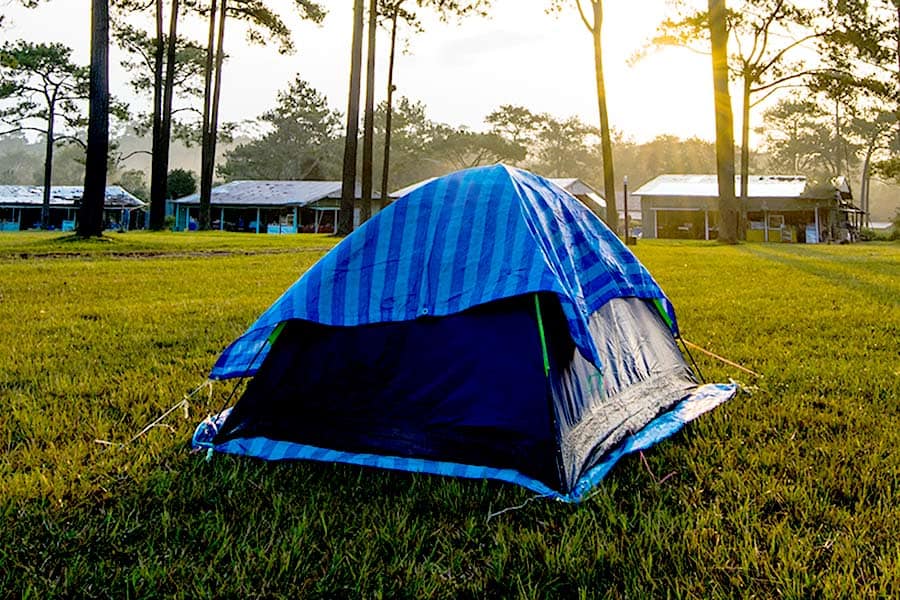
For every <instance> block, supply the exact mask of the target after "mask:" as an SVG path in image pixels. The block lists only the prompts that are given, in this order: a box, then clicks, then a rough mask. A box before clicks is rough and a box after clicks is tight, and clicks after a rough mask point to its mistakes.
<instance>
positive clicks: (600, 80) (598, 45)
mask: <svg viewBox="0 0 900 600" xmlns="http://www.w3.org/2000/svg"><path fill="white" fill-rule="evenodd" d="M591 4H592V5H593V8H594V27H593V29H592V30H591V33H592V34H593V38H594V72H595V75H596V79H597V109H598V112H599V113H600V151H601V154H602V156H603V191H604V194H605V195H606V224H607V225H609V227H610V228H611V229H612V230H613V231H616V232H618V231H619V214H618V211H617V210H616V177H615V173H614V169H613V157H612V140H611V139H610V135H609V115H607V112H606V83H605V81H604V77H603V44H602V42H603V38H602V31H601V30H602V27H603V0H591Z"/></svg>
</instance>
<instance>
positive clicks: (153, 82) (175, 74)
mask: <svg viewBox="0 0 900 600" xmlns="http://www.w3.org/2000/svg"><path fill="white" fill-rule="evenodd" d="M119 2H120V4H121V6H120V7H121V8H123V9H125V8H128V9H131V10H139V9H141V8H142V7H141V6H140V5H133V3H131V2H130V0H129V1H125V0H119ZM179 10H180V5H179V1H178V0H172V2H171V6H170V9H169V31H168V34H167V35H164V34H163V21H164V11H163V2H162V0H157V1H156V2H155V15H154V16H155V18H154V21H155V25H156V36H155V37H150V36H149V35H148V34H147V33H146V32H145V31H143V30H141V29H139V28H137V27H134V26H132V25H130V24H128V23H124V22H120V23H117V24H116V27H115V30H114V36H115V39H116V41H117V43H118V44H119V46H120V47H122V48H123V49H124V50H125V51H126V52H127V53H128V54H129V58H127V59H126V60H124V61H123V62H122V65H123V66H124V67H125V68H126V69H128V70H129V71H131V72H132V74H133V77H132V80H131V86H132V88H134V90H135V91H136V92H139V93H148V92H150V93H152V96H153V108H152V110H151V113H150V114H149V115H146V116H145V117H144V119H145V120H146V122H147V123H149V129H150V130H151V131H152V135H151V145H152V149H151V152H150V154H151V157H152V158H151V167H150V169H151V176H150V181H151V185H150V189H151V193H150V228H151V229H162V228H163V226H164V221H165V202H166V173H167V172H168V167H169V146H170V142H171V138H172V135H173V133H174V134H176V135H178V134H182V137H186V136H185V135H184V134H185V133H187V132H188V131H190V127H189V126H188V125H186V124H184V123H181V122H178V121H175V120H174V115H175V114H176V113H178V112H182V111H185V110H194V109H193V107H191V106H189V105H188V106H182V107H180V108H174V106H173V104H174V98H175V97H176V96H178V97H179V98H180V99H182V100H188V101H189V100H191V99H193V98H197V97H202V94H203V89H202V87H201V86H200V85H198V82H199V81H200V78H201V76H202V74H203V65H204V61H203V57H204V55H205V50H204V49H203V48H202V47H201V46H199V45H198V44H196V43H194V42H191V41H190V40H186V39H183V38H181V37H179V36H178V33H177V27H178V19H179Z"/></svg>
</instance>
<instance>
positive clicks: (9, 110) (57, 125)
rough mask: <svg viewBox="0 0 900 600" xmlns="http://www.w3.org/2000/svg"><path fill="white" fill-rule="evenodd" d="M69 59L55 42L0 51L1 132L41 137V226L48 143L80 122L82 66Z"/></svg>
mask: <svg viewBox="0 0 900 600" xmlns="http://www.w3.org/2000/svg"><path fill="white" fill-rule="evenodd" d="M71 57H72V50H71V48H68V47H66V46H64V45H62V44H59V43H52V44H33V43H31V42H25V41H19V42H16V43H9V42H7V43H6V44H4V45H3V47H2V49H0V123H2V124H3V125H5V126H6V127H7V129H6V131H4V132H2V133H12V132H18V131H34V132H37V133H40V134H41V135H42V136H43V138H44V143H45V150H44V177H43V179H44V198H43V206H42V209H41V227H42V228H46V227H47V226H48V219H49V216H50V185H51V181H52V176H53V149H54V146H55V144H56V143H57V141H59V140H62V139H68V140H71V139H73V134H74V132H75V131H76V130H77V129H78V128H80V127H83V126H84V117H83V112H82V104H83V101H84V100H85V99H87V97H88V70H87V69H86V68H85V67H81V66H78V65H76V64H74V63H73V62H72V58H71ZM59 130H62V131H63V132H64V134H63V135H60V134H59V133H58V131H59Z"/></svg>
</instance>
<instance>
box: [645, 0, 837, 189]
mask: <svg viewBox="0 0 900 600" xmlns="http://www.w3.org/2000/svg"><path fill="white" fill-rule="evenodd" d="M676 7H677V11H678V13H677V16H676V17H674V18H669V19H666V20H665V21H663V22H662V23H661V24H660V25H659V27H658V29H657V33H656V35H655V37H654V38H653V39H652V40H651V42H650V45H651V46H653V47H661V46H666V45H676V46H682V47H686V48H690V49H692V50H694V51H697V52H708V48H709V31H710V28H709V22H708V20H709V12H708V10H707V8H697V7H693V6H691V5H690V4H687V3H685V2H684V1H683V0H682V1H680V2H676ZM817 13H819V14H820V13H821V10H817V11H814V10H812V9H807V8H802V7H800V6H798V5H796V4H794V3H793V2H790V1H788V0H744V1H743V2H742V3H740V5H739V7H738V8H736V9H733V10H728V11H726V17H725V21H726V27H727V30H728V33H729V36H730V42H731V43H732V45H733V47H734V48H736V50H735V52H734V53H733V54H731V55H730V56H729V68H730V70H731V74H732V76H734V77H735V78H736V79H738V80H739V81H740V82H741V83H740V85H741V142H740V148H741V161H740V165H741V177H740V182H741V187H740V202H741V206H744V205H745V204H746V202H747V192H748V187H747V186H748V184H749V179H750V130H751V127H750V113H751V110H752V109H753V108H754V107H756V106H758V105H759V104H760V103H761V102H763V101H764V100H766V99H767V98H769V96H770V95H771V94H772V93H774V92H775V91H777V90H779V89H781V88H782V87H784V86H786V85H793V84H792V83H791V82H793V81H796V80H801V79H802V78H805V77H810V76H813V75H815V74H816V73H818V72H819V71H818V69H808V68H807V67H806V65H805V63H804V61H803V60H802V59H801V58H799V57H800V56H801V55H802V52H803V46H804V44H806V43H807V42H809V41H810V40H813V39H816V38H820V37H823V36H826V35H827V34H828V29H827V28H828V27H829V24H828V19H824V18H819V19H818V21H817V18H816V15H817Z"/></svg>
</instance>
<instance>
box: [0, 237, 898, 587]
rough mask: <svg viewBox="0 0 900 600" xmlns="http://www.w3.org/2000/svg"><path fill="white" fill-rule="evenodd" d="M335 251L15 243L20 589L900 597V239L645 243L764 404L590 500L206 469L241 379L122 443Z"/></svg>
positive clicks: (6, 548)
mask: <svg viewBox="0 0 900 600" xmlns="http://www.w3.org/2000/svg"><path fill="white" fill-rule="evenodd" d="M333 243H334V241H333V239H332V238H329V237H326V236H307V235H300V236H253V235H240V234H141V233H128V234H122V235H116V236H112V238H111V239H110V240H108V241H103V242H76V241H71V240H70V239H69V238H62V237H60V236H59V235H58V234H57V235H56V236H54V235H50V234H39V233H35V234H0V341H2V343H0V408H2V410H0V595H2V596H5V597H31V598H44V597H50V596H55V597H73V596H104V597H106V596H111V597H116V598H124V597H154V596H162V595H165V596H179V597H201V598H203V597H215V598H223V597H239V598H245V597H273V596H284V597H313V598H315V597H323V598H325V597H366V598H371V597H440V598H457V597H472V598H482V597H528V598H531V597H535V598H544V597H565V598H578V597H629V598H643V597H666V596H672V597H697V598H707V597H734V596H738V597H762V598H765V597H787V598H811V597H821V598H838V597H897V596H898V595H900V245H898V244H892V245H888V244H865V245H863V244H860V245H854V246H817V247H805V246H782V245H769V244H752V245H751V244H744V245H740V246H737V247H721V246H717V245H714V244H708V243H675V242H668V243H666V242H652V241H641V242H640V244H639V245H638V246H637V247H636V252H637V254H638V255H639V257H640V258H641V259H642V260H643V261H644V263H645V264H646V265H647V266H648V268H649V269H650V270H651V272H652V273H653V274H654V276H655V277H656V278H657V280H658V281H659V282H660V284H661V285H662V287H663V289H665V290H666V292H667V293H668V294H669V296H670V297H671V299H672V300H673V302H674V304H675V306H676V309H677V310H678V313H679V318H680V322H681V327H682V331H683V334H684V336H685V337H686V338H687V339H688V340H691V341H693V342H695V343H698V344H700V345H702V346H704V347H706V348H708V349H709V350H711V351H713V352H716V353H718V354H721V355H724V356H727V357H728V358H730V359H732V360H734V361H736V362H738V363H740V364H742V365H745V366H747V367H749V368H751V369H753V370H755V371H757V372H759V373H761V374H762V377H761V378H760V379H758V380H756V379H753V378H751V377H749V376H746V375H744V374H742V373H741V372H739V371H737V370H734V369H732V368H730V367H727V366H725V365H723V364H721V363H718V362H714V361H711V360H710V359H707V358H705V357H701V356H697V358H698V361H699V363H700V366H701V368H702V370H703V371H704V374H705V375H706V377H707V379H710V380H716V381H727V380H728V378H729V377H733V378H735V379H736V380H738V381H740V382H742V383H743V384H745V385H746V386H747V387H748V388H749V393H745V394H742V395H740V396H739V397H738V398H736V399H735V400H733V401H732V402H730V403H729V404H726V405H724V406H722V407H720V408H719V409H717V410H716V411H714V412H712V413H710V414H708V415H706V416H704V417H702V418H701V419H700V420H699V421H697V422H695V423H693V424H691V425H690V426H688V428H687V429H686V430H685V431H683V432H682V433H680V434H678V435H677V436H675V437H673V438H672V439H670V440H668V441H666V442H664V443H662V444H661V445H659V446H657V447H655V448H654V449H652V450H651V451H649V452H646V453H645V455H644V456H645V458H646V461H647V462H646V465H645V464H644V463H643V462H642V460H641V458H640V457H639V456H632V457H629V458H627V459H625V460H624V461H623V462H621V463H620V464H619V465H618V466H617V467H616V469H615V470H614V471H613V473H612V474H611V475H610V476H609V477H608V478H607V479H606V480H605V481H604V482H603V484H602V485H601V486H600V488H599V489H598V491H597V493H596V495H594V496H593V497H592V498H591V499H590V500H588V501H587V502H586V503H584V504H582V505H579V506H570V505H564V504H560V503H556V502H551V501H546V500H534V501H532V502H529V503H528V504H526V505H525V506H524V507H522V508H521V509H519V510H515V511H511V512H507V513H504V514H502V515H500V516H497V517H494V518H492V519H490V520H488V519H487V516H488V515H489V514H490V513H491V512H494V511H498V510H500V509H503V508H506V507H512V506H516V505H519V504H522V503H523V502H525V501H526V500H527V499H529V498H530V497H531V496H532V494H531V493H530V492H528V491H526V490H523V489H520V488H517V487H514V486H511V485H508V484H500V483H492V482H482V481H464V480H453V479H446V478H439V477H431V476H415V475H410V474H404V473H391V472H383V471H377V470H368V469H361V468H356V467H349V466H340V465H326V464H309V463H292V464H271V463H261V462H258V461H254V460H251V459H245V458H244V459H242V458H233V457H227V456H216V457H215V458H214V459H213V460H212V461H211V462H206V461H204V460H203V457H202V456H201V455H198V454H192V453H191V452H190V450H189V438H190V434H191V433H192V431H193V428H194V426H195V424H196V423H197V422H198V421H199V420H200V419H202V418H203V417H205V416H206V415H207V414H208V413H209V412H213V411H215V410H217V409H218V408H219V407H220V406H221V403H222V402H223V401H224V399H225V398H226V397H227V394H228V392H229V391H230V387H229V385H226V384H217V385H216V387H215V388H214V393H213V396H212V398H210V397H208V396H207V395H206V394H205V392H204V393H203V394H200V395H198V396H195V397H194V398H193V399H192V401H191V404H190V413H189V415H188V418H187V419H185V418H184V414H183V412H182V411H179V412H177V413H174V414H172V415H171V416H170V417H169V418H168V419H166V420H165V421H164V423H163V426H160V427H155V428H153V429H151V430H150V431H148V432H147V433H146V434H145V435H143V436H141V437H140V438H139V439H138V440H136V441H135V442H133V443H131V444H127V445H125V446H121V447H120V446H118V445H117V444H118V443H120V442H127V441H128V440H129V439H130V438H131V437H132V436H134V435H135V434H136V433H137V432H139V431H140V430H141V429H142V428H143V427H144V426H145V425H146V424H148V423H150V422H151V421H153V420H154V419H155V418H156V417H158V416H159V415H160V414H162V413H163V412H164V411H165V410H166V409H168V408H169V407H171V406H173V405H174V404H175V403H177V402H178V401H179V400H180V399H181V398H182V397H183V395H184V394H185V393H186V392H189V391H190V390H192V389H193V388H195V387H196V386H197V385H198V384H200V383H202V382H203V381H204V379H205V376H206V373H207V372H208V370H209V368H210V367H211V365H212V363H213V362H214V360H215V358H216V356H217V354H218V352H219V351H221V350H222V349H223V348H224V347H225V345H227V344H228V343H229V342H230V341H231V340H232V339H233V338H234V337H236V336H237V335H239V334H240V333H241V332H242V331H243V330H244V328H245V327H246V326H247V325H249V324H250V323H251V322H252V321H253V320H254V319H255V317H256V316H257V315H258V314H259V313H260V312H261V311H262V310H263V309H265V308H266V307H267V306H268V305H269V304H270V303H271V302H272V301H274V300H275V298H277V297H278V296H279V295H280V294H281V293H282V292H283V291H284V289H285V288H286V287H287V286H288V285H290V283H292V282H293V281H294V280H295V279H296V278H297V277H298V276H299V275H300V274H301V273H302V272H303V271H304V270H305V269H307V268H308V267H309V266H310V265H311V264H313V262H315V260H317V259H318V258H319V257H320V256H321V255H322V254H323V253H324V252H325V250H326V249H327V248H328V247H329V246H331V245H332V244H333ZM95 440H106V441H109V442H113V443H114V444H115V445H113V446H109V445H105V444H100V443H97V442H96V441H95ZM670 474H671V476H670V477H668V478H667V479H665V481H664V482H663V483H658V481H660V480H661V479H663V478H664V477H666V476H668V475H670Z"/></svg>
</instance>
